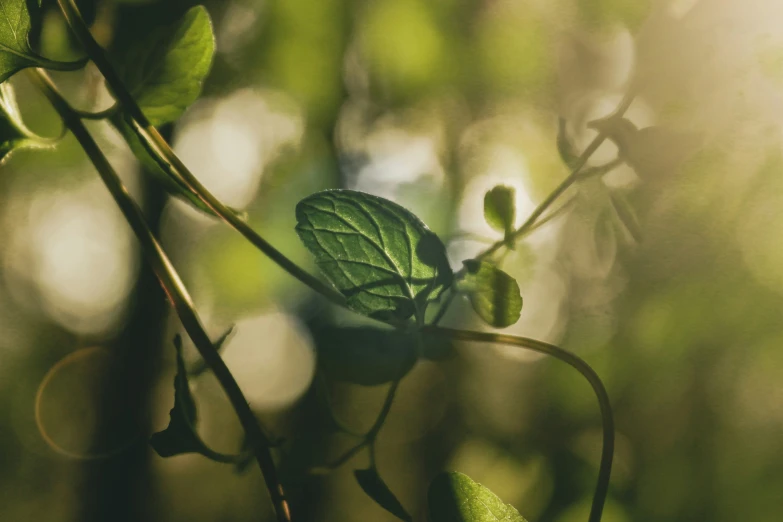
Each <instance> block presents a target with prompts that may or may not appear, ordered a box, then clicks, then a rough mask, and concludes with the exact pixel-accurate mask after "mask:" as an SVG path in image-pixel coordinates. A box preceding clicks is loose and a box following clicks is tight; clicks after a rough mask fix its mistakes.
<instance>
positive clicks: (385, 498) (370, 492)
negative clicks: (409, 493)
mask: <svg viewBox="0 0 783 522" xmlns="http://www.w3.org/2000/svg"><path fill="white" fill-rule="evenodd" d="M353 475H354V477H356V482H358V483H359V486H360V487H361V488H362V490H363V491H364V492H365V493H367V496H368V497H370V498H371V499H373V500H374V501H375V502H377V503H378V505H379V506H381V507H382V508H383V509H385V510H386V511H388V512H389V513H391V514H392V515H394V516H395V517H397V518H399V519H400V520H405V521H406V522H410V521H412V520H413V518H412V517H411V516H410V515H409V514H408V512H407V511H405V508H404V507H403V506H402V504H400V501H399V500H397V497H396V496H394V493H392V491H391V490H390V489H389V486H387V485H386V483H385V482H384V481H383V479H382V478H381V477H380V475H378V472H377V471H376V470H374V469H357V470H355V471H354V472H353Z"/></svg>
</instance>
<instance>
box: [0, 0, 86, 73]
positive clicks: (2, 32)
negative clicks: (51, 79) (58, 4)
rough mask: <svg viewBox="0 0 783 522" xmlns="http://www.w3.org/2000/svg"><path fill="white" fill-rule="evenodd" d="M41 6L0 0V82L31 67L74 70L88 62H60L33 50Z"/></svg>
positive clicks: (30, 0)
mask: <svg viewBox="0 0 783 522" xmlns="http://www.w3.org/2000/svg"><path fill="white" fill-rule="evenodd" d="M40 6H41V0H0V83H2V82H5V81H6V80H7V79H8V78H10V77H11V76H13V75H14V74H16V73H17V72H19V71H21V70H22V69H25V68H27V67H44V68H48V69H57V70H74V69H78V68H81V67H83V66H84V64H85V63H86V62H85V61H84V60H79V61H78V62H57V61H53V60H49V59H46V58H44V57H42V56H39V55H38V54H37V53H36V52H35V51H33V49H32V48H31V47H30V41H29V38H30V31H31V30H32V16H31V15H37V14H38V12H39V10H40ZM31 10H32V11H31Z"/></svg>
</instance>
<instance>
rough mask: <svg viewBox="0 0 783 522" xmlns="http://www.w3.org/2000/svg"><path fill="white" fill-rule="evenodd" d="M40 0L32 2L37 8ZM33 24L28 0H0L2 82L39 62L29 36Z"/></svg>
mask: <svg viewBox="0 0 783 522" xmlns="http://www.w3.org/2000/svg"><path fill="white" fill-rule="evenodd" d="M39 4H40V0H38V2H34V3H32V7H33V8H35V9H37V8H38V7H39ZM31 28H32V24H31V21H30V11H29V8H28V1H27V0H2V1H0V82H4V81H6V80H7V79H8V78H9V77H10V76H12V75H13V74H14V73H16V72H17V71H19V70H21V69H24V68H25V67H35V66H37V65H38V64H39V62H38V56H36V54H35V53H34V52H33V50H32V49H31V48H30V42H29V41H28V37H29V36H30V29H31Z"/></svg>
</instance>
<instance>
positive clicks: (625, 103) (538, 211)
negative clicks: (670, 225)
mask: <svg viewBox="0 0 783 522" xmlns="http://www.w3.org/2000/svg"><path fill="white" fill-rule="evenodd" d="M635 97H636V94H635V92H634V90H633V89H629V90H628V92H627V93H626V94H625V96H624V97H623V99H622V101H621V102H620V104H619V105H618V106H617V109H615V111H614V113H612V115H611V116H609V117H608V118H607V119H610V118H621V117H622V116H623V114H625V111H627V110H628V108H629V107H630V106H631V104H632V103H633V100H634V98H635ZM607 137H608V136H607V135H606V133H605V132H599V133H598V135H597V136H596V137H595V138H594V139H593V141H591V142H590V144H589V145H588V146H587V148H586V149H585V150H584V152H582V154H580V155H579V158H577V159H576V161H575V162H574V166H573V168H572V170H571V173H570V174H569V175H568V177H566V178H565V179H564V180H563V181H562V182H561V183H560V185H558V186H557V187H556V188H555V190H553V191H552V192H551V193H550V194H549V195H548V196H547V197H546V199H545V200H544V201H542V202H541V204H539V205H538V206H537V207H536V208H535V210H533V212H532V213H531V214H530V216H529V217H528V218H527V220H526V221H525V222H524V223H523V224H522V225H521V226H520V227H519V228H518V229H516V230H515V231H514V232H513V233H511V234H509V236H508V237H505V238H503V240H501V241H497V242H496V243H495V244H494V245H492V246H491V247H489V248H488V249H486V250H484V251H483V252H481V253H480V254H479V255H477V256H476V257H475V259H476V260H478V261H480V260H482V259H485V258H487V257H489V256H491V255H492V254H494V253H495V252H497V251H498V250H499V249H500V248H502V247H503V246H505V245H507V244H509V243H513V242H514V241H516V240H517V239H519V238H520V237H522V236H524V235H525V234H527V233H528V232H529V231H530V229H531V228H532V227H533V226H534V225H535V224H536V221H537V220H538V218H540V217H541V215H542V214H543V213H544V212H546V210H547V209H548V208H549V207H550V206H552V204H553V203H554V202H555V201H557V200H558V198H559V197H560V196H562V195H563V193H564V192H565V191H566V190H568V189H569V187H571V185H573V184H574V183H576V182H577V181H579V180H580V179H581V178H582V175H581V174H582V169H584V167H585V165H587V161H588V160H589V159H590V157H591V156H592V155H593V154H594V153H595V151H597V150H598V147H600V146H601V145H602V144H603V142H604V141H605V140H606V138H607ZM610 165H613V163H610ZM613 166H614V165H613ZM460 272H462V270H460Z"/></svg>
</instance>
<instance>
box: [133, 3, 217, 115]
mask: <svg viewBox="0 0 783 522" xmlns="http://www.w3.org/2000/svg"><path fill="white" fill-rule="evenodd" d="M214 54H215V37H214V35H213V33H212V21H211V20H210V18H209V13H207V10H206V8H204V7H203V6H196V7H193V8H192V9H190V10H189V11H188V12H187V13H185V15H184V16H183V17H182V19H181V20H179V21H178V22H177V23H176V24H175V25H174V26H172V27H168V28H165V29H162V30H159V31H156V32H154V33H153V34H152V35H151V36H150V37H149V38H147V39H145V40H144V41H143V42H142V43H141V44H140V45H139V46H138V47H137V48H135V49H134V52H133V53H132V54H131V55H130V56H129V57H128V61H127V65H126V71H125V80H126V82H127V84H128V87H129V89H130V91H131V94H133V96H134V98H135V99H136V101H137V102H138V104H139V106H140V107H141V109H142V111H143V112H144V115H145V116H147V118H148V119H149V120H150V122H151V123H152V124H153V125H155V126H158V125H163V124H164V123H169V122H172V121H174V120H176V119H177V118H179V117H180V116H181V115H182V113H183V112H185V109H187V108H188V107H189V106H190V105H191V104H192V103H193V102H194V101H196V99H197V98H198V97H199V95H200V94H201V88H202V85H203V83H204V79H205V78H206V76H207V73H208V72H209V69H210V67H211V65H212V58H213V55H214Z"/></svg>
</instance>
